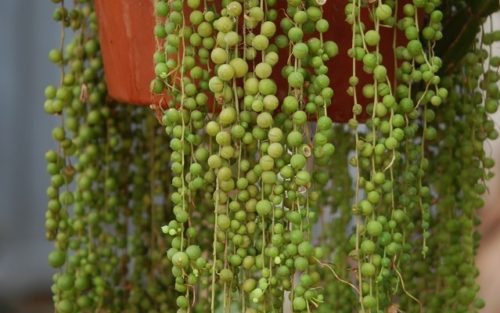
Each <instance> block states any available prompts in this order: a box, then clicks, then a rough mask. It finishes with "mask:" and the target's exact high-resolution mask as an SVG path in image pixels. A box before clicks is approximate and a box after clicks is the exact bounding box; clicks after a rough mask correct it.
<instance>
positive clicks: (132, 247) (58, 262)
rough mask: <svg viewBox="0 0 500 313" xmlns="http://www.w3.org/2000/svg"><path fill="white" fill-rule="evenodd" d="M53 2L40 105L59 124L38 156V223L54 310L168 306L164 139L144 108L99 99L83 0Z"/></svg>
mask: <svg viewBox="0 0 500 313" xmlns="http://www.w3.org/2000/svg"><path fill="white" fill-rule="evenodd" d="M53 2H55V3H57V8H56V9H55V11H54V14H53V18H54V19H55V20H56V21H58V22H60V24H61V42H60V47H59V48H57V49H53V50H51V51H50V53H49V59H50V60H51V61H52V62H54V63H55V64H56V65H57V66H59V67H60V69H61V75H60V78H61V80H60V82H59V85H57V86H53V85H51V86H48V87H47V88H46V90H45V95H46V97H47V100H46V102H45V104H44V108H45V111H46V112H47V113H48V114H52V115H54V116H57V117H58V119H59V120H60V124H59V125H58V126H56V127H55V128H54V129H53V131H52V137H53V139H54V140H55V141H56V142H57V149H54V150H49V151H48V152H47V153H46V155H45V158H46V160H47V171H48V173H49V174H50V175H51V184H50V186H49V187H48V189H47V196H48V198H49V201H48V210H47V213H46V223H45V226H46V231H47V232H46V236H47V238H48V239H49V240H52V241H54V242H55V249H54V251H53V252H51V253H50V255H49V263H50V265H51V266H53V267H55V268H59V269H60V271H59V272H58V273H57V274H55V275H54V277H53V279H54V284H53V286H52V291H53V299H54V303H55V309H56V312H59V313H72V312H171V311H170V308H172V307H173V306H174V305H175V302H173V301H172V299H171V297H169V294H171V293H173V292H174V290H173V287H171V286H172V284H173V280H172V275H171V274H170V273H169V272H168V271H167V270H166V263H165V261H164V258H163V253H162V251H163V250H165V249H166V247H167V243H166V241H167V240H166V238H165V236H164V235H163V234H162V233H161V225H163V224H164V223H165V222H166V221H168V220H169V219H170V218H171V216H170V214H171V209H170V202H169V201H166V199H168V198H169V193H170V185H169V184H170V182H169V181H170V174H169V173H170V169H169V166H168V160H169V159H170V152H169V149H168V148H167V147H168V140H166V138H165V136H164V135H163V132H164V131H163V129H162V127H160V125H159V124H158V122H157V120H156V119H155V117H154V115H151V114H149V111H147V110H145V109H143V108H138V107H134V106H126V105H118V104H115V103H112V102H110V101H107V100H106V85H105V83H104V80H103V71H102V60H101V56H100V51H99V43H98V40H97V24H96V17H95V13H94V11H93V3H92V1H87V0H75V1H64V2H63V1H62V0H53ZM68 35H70V36H68ZM68 37H70V38H71V39H70V40H69V42H66V41H68V40H67V38H68ZM65 39H66V40H65ZM168 290H171V291H170V293H169V292H168Z"/></svg>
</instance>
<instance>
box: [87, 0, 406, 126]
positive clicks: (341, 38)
mask: <svg viewBox="0 0 500 313" xmlns="http://www.w3.org/2000/svg"><path fill="white" fill-rule="evenodd" d="M408 1H411V0H404V1H402V3H403V4H404V3H405V2H408ZM153 2H154V1H153V0H112V1H111V0H96V1H95V9H96V13H97V18H98V22H99V36H100V42H101V51H102V55H103V61H104V71H105V78H106V82H107V85H108V91H109V95H110V96H111V97H112V98H114V99H116V100H118V101H121V102H124V103H131V104H137V105H150V104H152V103H160V102H162V101H168V96H163V97H161V96H153V95H152V93H151V92H150V89H149V88H150V82H151V80H152V79H153V78H154V65H153V57H152V56H153V53H154V51H155V49H156V43H155V39H154V36H153V28H154V24H155V18H154V16H153V14H154V13H153ZM278 3H280V4H279V5H278V6H284V5H286V2H285V1H279V2H278ZM346 3H347V0H344V1H329V2H327V4H326V5H324V6H323V9H324V16H325V17H326V18H327V19H328V20H329V21H330V29H329V31H328V32H327V33H326V34H325V35H324V39H325V40H334V41H335V42H336V43H337V44H338V46H339V54H338V55H337V56H336V57H335V58H333V59H332V60H330V61H329V62H328V64H327V65H328V67H329V69H330V70H329V76H330V80H331V87H332V88H333V90H334V92H335V95H334V97H333V103H332V105H331V106H330V107H329V109H328V113H329V115H330V116H331V117H332V118H333V119H334V120H335V121H337V122H347V121H348V120H349V119H350V118H351V117H352V104H353V99H352V97H351V96H349V95H348V94H347V89H348V87H349V84H348V80H349V77H350V76H351V74H352V59H351V58H350V57H349V56H348V55H347V51H348V49H349V48H350V47H351V41H352V31H351V25H349V24H348V23H347V22H345V14H344V6H345V4H346ZM400 7H402V5H400ZM280 11H281V10H280ZM363 11H364V15H362V21H363V22H364V23H365V24H366V25H367V27H368V28H371V27H373V23H372V22H371V21H370V18H369V16H368V12H366V11H367V10H363ZM380 32H381V38H382V40H381V43H380V53H381V54H382V55H383V56H384V65H385V66H386V67H387V72H388V73H389V78H390V80H391V81H392V78H393V73H394V53H393V48H392V44H393V42H392V39H393V29H390V28H384V27H382V28H381V29H380ZM397 41H398V43H405V38H404V34H402V33H401V32H398V36H397ZM280 57H281V56H280ZM286 57H287V56H282V57H281V58H280V64H279V65H278V66H282V65H283V64H284V62H285V59H286ZM279 72H280V71H275V73H274V76H273V79H274V80H275V81H276V82H277V84H278V86H287V82H286V80H284V79H283V78H282V77H281V75H280V73H279ZM357 74H358V77H359V78H360V86H361V85H363V84H365V83H370V82H372V80H373V78H372V77H371V75H369V74H366V73H364V72H363V70H362V64H360V63H358V65H357ZM280 91H281V92H279V94H278V96H279V97H280V98H283V97H284V96H285V93H286V92H287V88H280ZM358 102H359V103H360V104H362V105H363V106H364V105H366V104H367V103H368V102H369V101H368V100H367V99H364V98H363V96H362V95H361V92H358ZM362 118H363V117H362Z"/></svg>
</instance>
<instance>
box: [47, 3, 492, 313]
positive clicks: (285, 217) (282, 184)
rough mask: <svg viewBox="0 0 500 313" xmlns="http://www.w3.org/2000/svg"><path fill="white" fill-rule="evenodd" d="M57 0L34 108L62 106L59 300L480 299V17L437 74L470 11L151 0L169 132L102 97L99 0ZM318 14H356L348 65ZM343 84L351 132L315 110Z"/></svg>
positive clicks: (113, 306)
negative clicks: (337, 79)
mask: <svg viewBox="0 0 500 313" xmlns="http://www.w3.org/2000/svg"><path fill="white" fill-rule="evenodd" d="M52 1H53V2H56V3H58V4H59V7H58V8H57V9H56V11H55V13H54V18H55V19H56V20H57V21H59V22H61V25H62V27H63V32H62V36H61V47H60V48H59V49H55V50H53V51H51V52H50V55H49V57H50V59H51V60H52V61H53V62H54V63H56V64H58V65H59V66H60V67H61V82H60V85H59V86H58V87H48V88H47V90H46V95H47V98H48V100H47V101H46V103H45V109H46V111H47V112H48V113H50V114H54V115H57V116H60V117H61V126H59V127H56V128H55V129H54V132H53V137H54V139H55V140H56V141H57V142H58V146H59V147H58V149H57V151H56V150H54V151H49V152H48V153H47V156H46V158H47V161H48V171H49V173H50V174H51V175H52V179H51V186H50V187H49V189H48V196H49V205H48V212H47V222H46V226H47V236H48V238H49V239H51V240H54V241H55V243H56V248H55V250H54V252H52V253H51V254H50V256H49V262H50V264H51V265H53V266H54V267H58V268H61V271H60V273H58V274H56V275H55V276H54V279H55V284H54V286H53V292H54V301H55V303H56V310H57V311H58V312H61V313H71V312H178V313H185V312H209V311H210V312H245V313H254V312H289V311H293V312H312V311H318V312H364V313H375V312H377V313H378V312H390V313H396V312H400V311H404V312H441V311H443V310H444V311H445V312H450V313H451V312H477V311H478V309H479V308H481V307H482V305H483V303H482V301H481V300H480V299H477V298H476V294H477V291H478V286H477V285H476V283H475V277H476V276H477V269H476V268H475V265H474V254H475V251H476V249H477V245H478V239H479V238H478V235H477V234H476V232H475V225H477V223H478V219H477V213H476V210H477V208H479V207H481V206H482V198H481V195H482V194H483V193H484V192H485V186H484V181H485V180H486V179H488V178H490V177H491V173H490V169H491V168H492V166H493V161H492V160H491V159H490V158H488V157H487V154H486V152H485V151H484V148H483V143H484V142H485V141H486V140H487V139H494V138H496V137H497V132H496V130H495V129H494V125H493V122H492V121H491V120H489V117H488V114H489V113H493V112H495V111H496V109H497V105H498V99H500V92H499V91H498V87H497V84H496V83H497V81H498V79H499V78H500V77H499V76H498V73H497V70H498V67H499V65H500V58H498V57H494V56H493V53H492V50H491V46H490V45H491V43H493V42H494V41H497V40H499V39H500V34H499V33H497V32H491V33H486V30H482V32H481V34H482V37H481V38H480V39H479V40H478V41H477V42H475V43H474V44H472V45H471V46H470V47H466V49H469V52H468V54H467V55H466V56H465V58H464V59H463V60H462V62H461V63H460V65H461V66H459V67H455V68H453V69H452V70H450V71H446V72H443V71H442V69H443V68H447V67H448V65H447V64H443V62H442V60H441V59H440V58H439V56H438V55H436V54H435V51H434V47H435V45H436V42H438V41H439V40H440V39H441V37H442V36H443V33H442V28H443V23H444V22H445V21H446V20H447V18H449V17H452V16H453V15H454V14H456V12H457V11H458V9H459V8H460V7H462V6H464V5H465V4H464V3H462V2H461V1H441V0H413V1H410V0H408V1H394V0H384V1H382V0H369V1H366V0H349V1H346V3H347V4H345V5H344V4H342V7H340V4H337V3H331V2H330V1H318V0H287V1H279V0H241V1H229V0H227V1H226V0H221V1H210V0H168V1H167V0H156V1H155V15H156V21H157V25H156V26H155V29H154V34H155V36H156V38H157V51H156V53H155V55H154V62H155V73H156V78H155V79H154V80H153V82H152V83H151V89H152V92H153V93H155V94H165V95H167V96H168V98H169V99H170V100H169V103H168V108H166V109H165V111H164V114H163V118H162V121H161V122H162V124H163V127H159V125H156V121H155V120H154V118H153V117H152V116H151V114H148V113H147V112H144V111H143V110H141V109H137V108H131V107H126V106H121V105H115V104H113V103H109V101H106V100H105V94H106V87H105V85H104V83H103V80H102V69H101V59H100V53H99V45H98V42H97V39H96V24H95V16H94V13H93V11H92V8H93V6H92V1H90V0H74V1H73V2H72V5H71V8H69V7H65V4H64V3H63V0H52ZM442 2H445V3H444V4H445V5H444V6H443V7H441V5H442V4H443V3H442ZM66 5H67V6H68V4H66ZM328 5H329V6H332V5H333V6H339V8H336V9H339V10H341V9H343V10H344V12H345V22H346V23H348V24H349V25H351V27H352V41H351V42H349V43H347V44H348V45H349V47H350V49H349V52H348V53H349V56H350V58H351V59H352V71H351V72H350V73H338V72H335V68H328V67H327V66H326V63H327V62H328V61H329V60H330V59H331V58H334V57H335V56H336V55H337V54H338V53H339V48H338V46H337V44H336V43H335V42H333V41H329V40H326V39H325V36H324V35H325V33H327V32H332V31H335V29H332V28H331V27H330V24H331V23H332V21H331V20H329V19H328V17H327V16H324V12H323V11H324V8H325V6H328ZM365 14H366V15H368V16H370V18H371V20H372V22H371V23H370V24H367V23H366V22H365V19H364V18H362V15H365ZM66 27H70V28H72V29H73V31H74V32H75V36H74V38H73V39H72V41H71V43H69V44H68V45H67V47H66V48H64V29H65V28H66ZM386 28H388V29H392V30H393V35H392V36H391V38H389V41H391V42H393V51H394V55H395V57H396V63H395V67H396V69H395V73H394V75H392V73H388V67H389V65H390V64H388V62H392V61H390V60H387V59H388V57H387V56H384V55H382V54H381V52H380V46H381V41H384V40H385V41H387V40H388V38H382V36H381V33H382V32H381V30H382V29H386ZM401 35H402V36H404V37H405V38H406V40H405V41H404V42H403V41H400V40H396V38H397V37H398V36H401ZM339 44H340V43H339ZM342 44H346V43H342ZM488 47H489V48H488ZM384 57H385V59H384ZM362 74H363V75H366V74H368V75H370V76H371V77H372V78H371V81H370V82H365V81H361V80H360V78H359V77H360V76H362ZM334 75H337V76H338V75H342V77H345V79H346V80H348V81H349V85H350V87H349V89H348V90H347V92H348V93H349V94H350V95H351V97H352V99H353V104H352V111H353V118H352V119H351V120H350V121H349V123H348V124H347V125H341V124H335V123H333V122H332V120H331V118H330V117H329V116H328V114H327V112H328V108H329V106H330V105H331V104H332V103H334V102H335V95H334V90H333V89H332V88H331V87H330V79H331V77H333V76H334ZM279 76H281V77H282V78H283V79H284V80H283V81H284V82H286V83H287V86H278V85H277V83H276V80H275V78H276V77H279ZM283 90H285V91H284V93H285V94H283ZM335 92H337V93H340V92H345V91H343V90H335ZM365 99H368V102H369V103H370V104H368V105H367V106H366V107H364V106H362V105H361V103H363V102H364V100H365ZM364 116H367V118H366V121H363V123H361V121H362V119H363V118H364ZM311 119H312V120H315V122H309V120H311ZM165 131H166V133H167V135H168V136H164V135H160V133H161V132H165ZM167 138H168V140H169V142H168V141H167ZM161 225H163V227H161ZM160 228H161V231H163V233H164V234H161V231H160ZM165 252H166V253H165Z"/></svg>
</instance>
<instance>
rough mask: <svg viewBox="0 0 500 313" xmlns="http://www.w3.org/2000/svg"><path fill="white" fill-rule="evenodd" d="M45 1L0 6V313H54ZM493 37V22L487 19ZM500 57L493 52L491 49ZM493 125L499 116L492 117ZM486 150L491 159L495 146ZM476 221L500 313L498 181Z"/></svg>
mask: <svg viewBox="0 0 500 313" xmlns="http://www.w3.org/2000/svg"><path fill="white" fill-rule="evenodd" d="M53 9H54V6H53V4H52V3H51V2H50V1H48V0H42V1H40V0H22V1H20V0H0V313H45V312H53V309H52V306H51V296H50V283H51V275H52V270H51V269H50V268H49V266H48V264H47V255H48V253H49V252H50V251H51V244H50V243H49V242H47V241H46V240H45V236H44V234H45V230H44V213H45V206H46V196H45V190H46V187H47V186H48V184H49V177H48V175H47V173H46V171H45V160H44V157H43V155H44V153H45V151H46V150H47V149H49V148H51V147H53V145H54V144H53V142H52V139H51V136H50V131H51V129H52V127H53V126H54V125H55V123H56V122H57V121H56V119H53V118H52V117H50V116H48V115H47V114H45V112H44V110H43V102H44V96H43V90H44V88H45V86H46V85H47V84H51V83H52V84H54V83H56V82H57V80H58V75H59V74H58V71H57V69H56V67H54V66H53V65H52V64H51V63H50V62H49V61H48V59H47V53H48V51H49V50H50V49H51V48H53V47H55V46H57V45H58V40H59V25H58V24H56V23H55V22H53V20H52V17H51V16H52V11H53ZM494 22H495V25H496V26H497V29H500V15H498V14H497V15H496V16H495V19H494ZM495 51H496V52H497V53H498V55H500V47H498V46H497V47H495ZM495 120H496V121H497V123H498V122H499V121H500V115H497V116H495ZM486 149H487V150H488V151H489V153H491V155H492V156H494V157H495V158H496V159H497V166H496V172H497V173H500V140H499V141H496V142H490V143H488V145H487V147H486ZM489 184H490V186H489V190H490V194H489V196H488V199H487V205H486V206H485V208H484V209H483V210H482V211H481V214H482V215H483V221H484V222H483V225H482V226H481V232H482V234H483V243H482V247H481V250H480V251H479V254H478V257H477V262H478V265H479V267H480V270H481V275H480V277H479V282H480V284H481V295H482V296H483V297H484V298H485V300H486V303H487V306H486V308H485V309H483V310H482V311H481V312H482V313H498V312H500V297H499V295H500V271H499V270H498V268H499V266H500V192H499V191H500V175H498V176H497V177H496V178H495V179H494V180H492V181H490V183H489Z"/></svg>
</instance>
